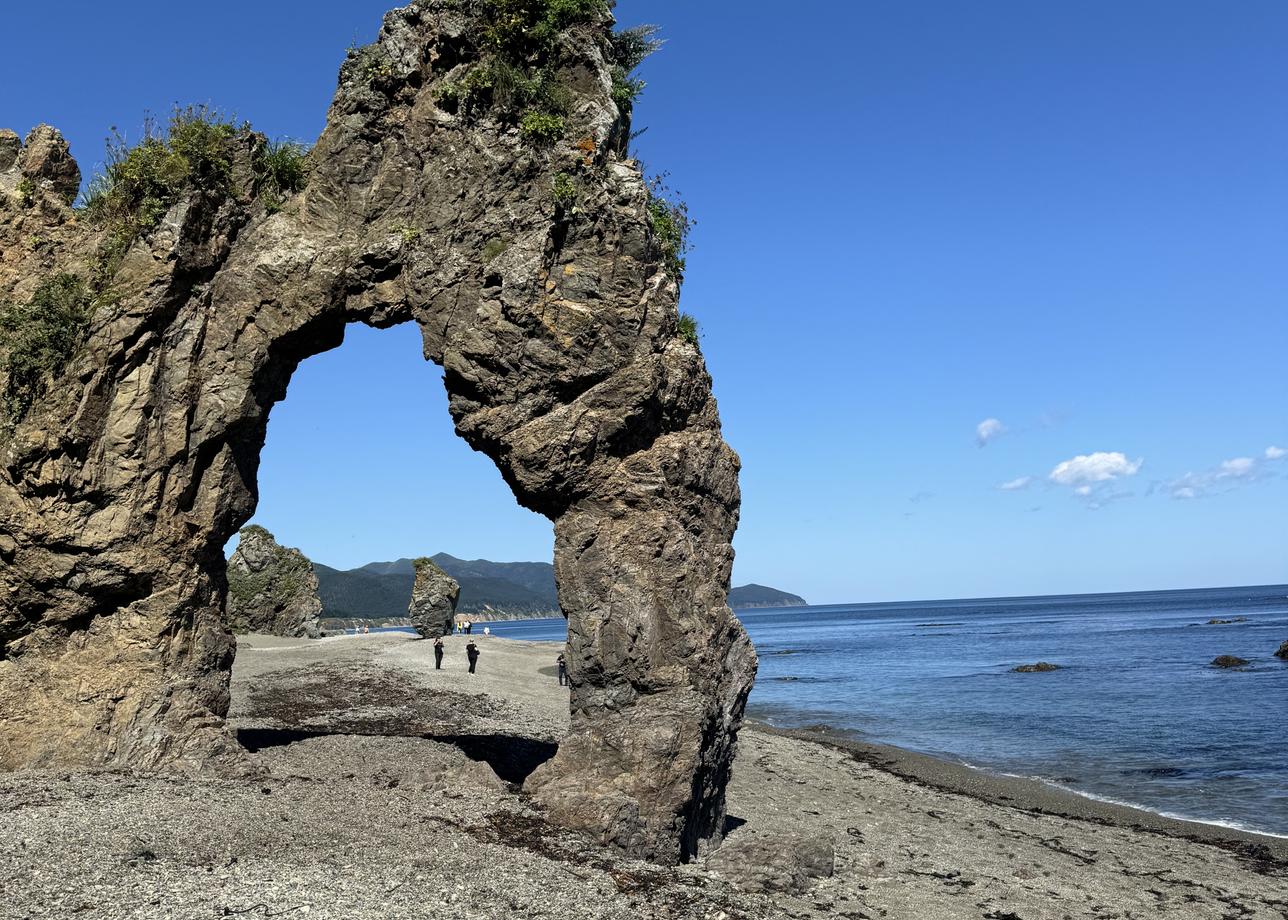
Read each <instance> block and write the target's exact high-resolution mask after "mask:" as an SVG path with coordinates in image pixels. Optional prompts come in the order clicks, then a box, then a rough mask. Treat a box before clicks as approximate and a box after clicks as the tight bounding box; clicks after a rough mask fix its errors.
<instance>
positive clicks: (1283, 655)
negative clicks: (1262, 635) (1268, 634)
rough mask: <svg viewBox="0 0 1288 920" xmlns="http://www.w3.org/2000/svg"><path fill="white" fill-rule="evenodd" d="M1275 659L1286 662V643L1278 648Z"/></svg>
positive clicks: (1287, 646) (1287, 658)
mask: <svg viewBox="0 0 1288 920" xmlns="http://www.w3.org/2000/svg"><path fill="white" fill-rule="evenodd" d="M1275 657H1276V658H1282V659H1283V660H1284V661H1288V642H1285V643H1284V644H1283V645H1281V646H1279V651H1277V652H1275Z"/></svg>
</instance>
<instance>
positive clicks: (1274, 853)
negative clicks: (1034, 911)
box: [735, 719, 1288, 869]
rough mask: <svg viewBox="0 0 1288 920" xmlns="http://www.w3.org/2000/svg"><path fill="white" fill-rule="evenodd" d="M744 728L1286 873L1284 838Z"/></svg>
mask: <svg viewBox="0 0 1288 920" xmlns="http://www.w3.org/2000/svg"><path fill="white" fill-rule="evenodd" d="M744 728H746V729H748V730H751V731H758V732H763V733H765V734H770V735H777V736H780V737H784V738H792V739H795V740H797V741H806V742H812V743H815V744H819V745H822V746H824V747H828V748H831V749H833V750H838V751H843V752H845V753H847V754H849V755H850V756H851V757H853V758H854V759H855V760H856V761H858V762H860V763H863V764H866V765H868V766H870V767H873V768H874V769H877V770H880V771H881V772H883V773H887V774H889V775H891V776H894V777H896V778H898V779H901V780H905V781H907V782H911V783H914V784H916V785H918V786H921V787H923V788H927V789H933V790H935V791H936V792H945V793H949V794H955V795H964V796H967V797H968V798H972V799H975V800H977V801H980V802H985V803H987V804H990V805H996V806H1000V807H1003V808H1012V809H1016V810H1018V811H1023V812H1029V813H1031V814H1038V815H1049V816H1052V817H1058V818H1066V819H1070V820H1074V821H1085V822H1087V823H1090V824H1096V825H1101V826H1111V827H1117V828H1123V829H1127V830H1134V831H1141V832H1144V833H1150V834H1159V835H1162V836H1165V837H1171V838H1174V839H1178V840H1188V841H1191V842H1194V843H1203V844H1208V845H1211V846H1216V847H1220V848H1221V849H1225V850H1229V851H1231V852H1234V853H1237V854H1239V855H1241V856H1244V857H1247V858H1250V859H1253V860H1255V861H1258V862H1264V863H1267V864H1269V865H1273V866H1275V867H1278V868H1285V869H1288V837H1280V836H1276V835H1274V834H1267V833H1260V832H1258V831H1250V830H1244V829H1242V828H1233V827H1227V826H1225V825H1221V824H1215V823H1210V822H1205V821H1199V820H1195V819H1186V818H1174V817H1169V816H1167V815H1162V814H1159V813H1158V812H1153V811H1149V810H1147V809H1144V808H1140V807H1138V806H1134V805H1125V804H1120V803H1117V802H1108V801H1105V800H1104V799H1100V798H1095V797H1093V796H1091V795H1089V794H1086V793H1082V792H1078V791H1076V790H1073V789H1068V788H1065V787H1063V786H1057V785H1054V784H1052V783H1048V782H1045V781H1044V780H1040V779H1036V778H1033V777H1027V776H1012V775H1008V774H1004V773H994V772H991V771H989V770H984V769H981V768H978V767H972V766H968V765H967V764H964V763H959V762H955V761H952V760H948V759H946V758H943V757H936V756H934V755H931V754H922V753H920V752H918V751H911V750H908V749H906V748H900V747H896V746H894V745H891V744H882V743H880V742H875V741H864V740H861V739H859V738H856V737H855V736H854V735H853V734H850V733H848V732H845V731H842V730H840V729H834V728H831V727H830V726H814V727H810V728H780V727H777V726H774V725H770V724H768V723H766V722H761V721H758V720H755V719H747V720H746V721H745V722H744ZM735 769H736V767H735Z"/></svg>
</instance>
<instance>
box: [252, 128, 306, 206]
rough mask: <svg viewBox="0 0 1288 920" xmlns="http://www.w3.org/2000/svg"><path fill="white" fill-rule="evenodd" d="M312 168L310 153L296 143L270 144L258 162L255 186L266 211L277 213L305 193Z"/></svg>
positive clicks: (261, 152) (272, 142) (259, 156)
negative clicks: (284, 205)
mask: <svg viewBox="0 0 1288 920" xmlns="http://www.w3.org/2000/svg"><path fill="white" fill-rule="evenodd" d="M310 172H312V166H311V164H310V163H309V150H308V148H307V147H305V146H304V145H303V144H298V143H296V142H295V141H290V140H283V141H269V142H268V144H267V145H265V147H264V148H263V150H262V151H260V153H259V155H258V156H257V157H256V158H255V186H256V190H257V191H258V192H259V195H260V197H261V198H262V199H263V201H264V205H265V207H267V208H268V210H269V211H276V210H278V209H279V208H281V206H282V202H283V201H285V200H286V198H287V197H288V196H290V195H293V194H295V193H296V192H301V191H303V190H304V186H306V185H307V184H308V181H309V174H310Z"/></svg>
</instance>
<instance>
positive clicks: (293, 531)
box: [226, 323, 567, 783]
mask: <svg viewBox="0 0 1288 920" xmlns="http://www.w3.org/2000/svg"><path fill="white" fill-rule="evenodd" d="M256 485H257V489H256V493H255V504H256V513H255V516H254V517H253V518H252V519H251V522H250V523H249V524H248V525H247V526H246V527H243V528H242V529H241V531H240V533H239V536H244V539H240V540H239V537H234V539H233V540H232V541H230V544H229V546H228V550H229V552H230V554H231V558H230V562H229V573H228V584H229V588H228V594H227V601H226V610H227V620H226V622H227V626H228V627H229V628H230V630H231V631H233V632H234V633H235V634H238V643H237V655H236V657H235V660H234V663H233V672H232V691H231V707H230V712H229V719H230V726H231V728H232V729H233V731H234V732H235V734H236V737H237V739H238V741H239V742H240V743H241V744H242V746H243V747H244V748H246V749H247V750H248V751H249V752H250V753H252V754H255V753H258V752H260V751H263V750H270V751H271V750H272V749H274V748H276V747H278V746H280V745H283V744H291V743H295V742H298V741H307V740H312V739H316V738H324V737H330V738H335V737H337V736H349V735H359V736H368V737H370V736H387V737H399V738H404V739H422V740H430V741H436V742H441V743H446V744H450V745H454V746H456V747H458V748H460V749H461V750H462V751H464V752H465V753H466V754H467V755H468V756H470V757H471V758H472V759H474V760H482V761H485V762H487V763H489V764H490V765H491V766H492V767H493V769H494V770H495V771H496V772H497V774H498V776H500V778H501V779H503V780H505V781H507V782H511V783H522V782H523V780H525V779H526V778H527V777H528V775H530V774H531V773H532V772H533V770H535V769H536V767H537V766H539V765H540V764H541V763H544V762H545V761H547V760H549V759H550V758H551V757H552V756H553V755H554V751H555V748H556V746H557V742H558V738H559V736H560V735H562V733H563V731H564V730H566V719H565V720H564V723H563V724H559V725H551V724H550V723H549V721H548V720H547V721H543V722H542V723H541V724H539V725H538V724H530V722H531V720H529V719H528V718H527V717H526V716H525V714H524V708H525V704H526V703H528V702H529V701H530V700H532V699H534V698H540V699H541V700H542V706H543V708H544V709H545V710H547V711H550V710H556V711H557V710H558V709H562V711H563V712H564V713H566V712H567V699H566V690H561V689H560V685H559V683H558V681H557V680H556V679H555V672H554V669H553V667H552V665H553V662H554V659H555V655H556V652H554V651H552V650H543V651H537V650H535V649H533V650H528V651H525V653H524V654H518V653H517V652H515V651H514V650H511V651H510V652H509V653H508V654H506V655H504V656H501V658H500V659H499V660H497V661H491V660H489V659H491V658H492V657H493V656H492V655H491V654H489V653H490V651H491V649H490V648H489V642H490V640H491V638H492V637H491V636H490V635H489V633H490V631H491V627H488V626H485V625H484V624H485V623H491V622H493V621H496V620H505V619H509V618H512V617H516V616H517V617H522V616H546V617H555V616H558V617H562V613H561V612H560V610H559V606H558V600H557V596H556V591H555V578H554V571H553V566H552V565H551V562H550V560H551V559H552V558H553V533H552V532H551V530H550V523H549V522H548V521H546V520H545V519H543V518H540V517H539V516H537V515H534V514H533V513H532V512H530V511H527V510H525V509H521V508H519V507H518V506H517V504H516V503H515V502H514V499H513V496H512V495H511V493H510V491H509V489H508V488H506V487H505V486H504V484H503V483H502V482H501V480H500V479H499V477H498V476H497V473H496V470H495V467H494V466H493V465H492V464H490V463H488V462H486V458H483V457H481V456H480V455H478V454H477V453H474V452H472V451H470V450H469V449H468V447H467V446H466V445H465V444H463V443H462V442H461V441H460V439H459V438H457V437H456V435H455V433H454V431H452V426H451V423H450V416H449V414H448V407H447V400H446V395H445V392H444V390H443V382H442V374H441V369H439V368H438V367H437V365H434V364H433V363H432V362H428V361H426V360H425V359H424V356H423V354H422V342H421V338H420V336H419V334H418V329H417V327H416V326H415V324H411V323H409V324H402V325H399V326H394V327H391V328H389V329H387V330H374V329H371V328H368V327H366V326H362V325H350V326H349V327H347V329H346V330H345V342H344V344H342V345H340V346H339V347H337V348H334V349H331V350H329V351H326V352H322V353H319V354H318V355H315V356H313V357H311V358H307V359H305V360H304V361H302V362H301V363H300V365H299V366H298V367H297V368H296V370H295V371H294V373H293V374H292V376H291V378H290V382H289V385H288V388H287V394H286V398H285V399H284V400H283V401H282V402H281V403H278V404H277V405H276V406H275V407H274V408H273V409H272V410H271V413H270V415H269V418H268V423H267V437H266V440H265V444H264V448H263V450H262V451H261V454H260V461H259V463H258V464H257V477H256ZM239 543H240V546H239V545H238V544H239ZM449 551H450V552H452V553H454V555H447V553H448V552H449ZM515 556H517V559H512V558H511V557H515ZM418 557H433V558H435V559H437V560H438V562H439V563H440V564H441V565H443V566H446V569H445V571H447V572H448V574H449V576H450V574H451V573H455V574H456V576H459V582H458V585H459V587H460V589H461V592H462V593H461V595H460V598H459V600H460V602H459V603H458V604H457V605H456V609H458V610H460V611H462V612H461V613H460V614H459V617H460V618H461V619H465V620H468V621H470V622H471V623H477V624H478V626H477V628H476V629H472V630H471V634H470V635H469V637H468V638H466V637H464V636H462V635H456V636H452V635H451V630H441V631H438V632H431V633H430V634H429V636H430V637H434V636H435V635H437V634H441V633H443V632H446V633H447V634H448V635H449V638H448V639H447V640H446V642H445V649H444V652H445V654H444V656H443V658H442V659H441V660H438V661H436V660H435V655H434V653H433V651H432V649H431V647H430V645H428V644H424V645H421V646H406V645H404V643H406V642H409V641H412V640H413V639H414V638H416V637H417V634H416V631H415V629H414V628H413V625H412V621H411V620H410V619H409V618H408V607H409V604H410V602H411V601H412V598H413V588H414V586H415V585H414V582H415V577H416V576H415V569H414V566H413V560H414V559H416V558H418ZM498 557H499V558H500V559H501V560H502V562H500V563H496V562H491V561H489V560H492V559H496V558H498ZM465 560H470V561H468V562H466V561H465ZM506 560H510V561H509V562H508V563H507V562H506ZM524 560H532V561H524ZM546 580H548V585H547V584H545V581H546ZM485 629H486V630H487V632H485ZM341 636H347V637H349V638H350V639H351V640H352V639H354V638H358V637H361V638H363V639H376V640H383V641H375V642H371V641H367V642H358V643H355V642H353V641H349V642H336V641H328V642H309V641H308V640H309V639H313V638H319V637H327V638H333V637H341ZM279 640H297V641H279ZM469 642H473V643H476V647H478V648H480V651H481V653H482V654H481V658H482V668H481V671H480V672H479V673H480V676H481V677H482V678H483V680H481V681H480V680H477V679H476V678H475V676H473V675H472V674H471V673H470V672H469V671H468V670H467V658H466V653H465V646H466V644H467V643H469ZM547 659H549V660H547ZM484 697H486V702H483V700H482V699H481V698H484ZM406 753H407V751H406V748H402V749H395V750H394V751H393V752H392V753H391V755H390V758H389V759H390V760H391V761H392V763H390V764H389V766H390V767H394V768H396V767H398V766H399V763H398V762H399V761H407V760H408V758H407V757H406V756H405V755H406ZM302 766H304V764H303V763H302V762H299V761H297V763H296V769H300V768H301V767H302ZM403 766H404V767H405V766H407V764H406V763H404V764H403Z"/></svg>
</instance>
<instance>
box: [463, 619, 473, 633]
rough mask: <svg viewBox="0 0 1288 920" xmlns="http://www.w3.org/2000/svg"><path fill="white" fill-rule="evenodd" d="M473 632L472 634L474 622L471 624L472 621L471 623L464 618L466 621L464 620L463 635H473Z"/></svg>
mask: <svg viewBox="0 0 1288 920" xmlns="http://www.w3.org/2000/svg"><path fill="white" fill-rule="evenodd" d="M473 634H474V624H473V623H471V622H470V621H469V620H466V621H465V635H467V636H470V635H473Z"/></svg>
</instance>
